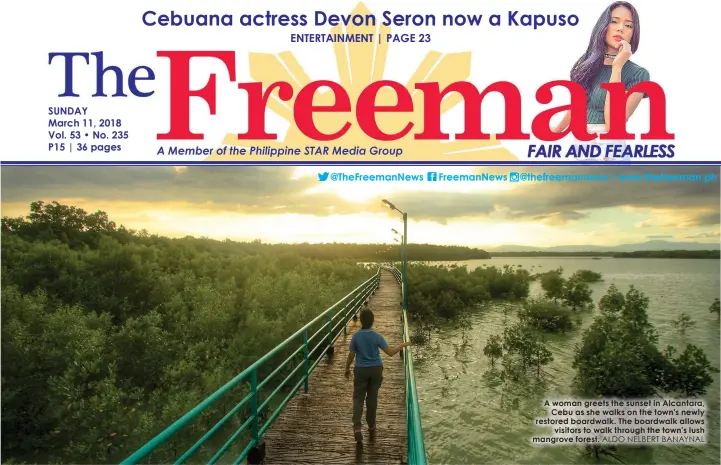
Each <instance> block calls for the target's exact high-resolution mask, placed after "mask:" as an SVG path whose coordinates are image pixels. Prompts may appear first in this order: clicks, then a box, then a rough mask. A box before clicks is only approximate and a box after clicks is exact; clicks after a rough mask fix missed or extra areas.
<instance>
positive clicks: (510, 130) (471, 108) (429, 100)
mask: <svg viewBox="0 0 721 465" xmlns="http://www.w3.org/2000/svg"><path fill="white" fill-rule="evenodd" d="M416 89H420V90H422V91H423V111H424V115H423V132H422V133H420V134H416V136H415V138H416V139H433V140H447V139H448V138H449V135H448V134H445V133H443V132H441V103H442V101H443V98H444V97H445V96H446V95H447V94H449V93H451V92H458V93H459V94H461V96H462V97H463V100H464V130H463V132H462V133H460V134H457V135H456V139H457V140H468V139H473V140H488V139H490V138H491V136H490V135H489V134H485V133H484V132H482V131H481V104H482V103H483V98H484V97H485V96H486V95H488V94H489V93H491V92H499V93H500V94H502V95H503V97H504V100H505V102H506V111H505V112H504V113H505V129H504V131H503V133H501V134H498V135H497V136H496V138H497V139H529V138H530V136H529V135H528V134H525V133H524V132H523V131H522V130H521V94H520V92H519V91H518V88H517V87H516V86H514V85H513V84H511V83H510V82H506V81H500V82H495V83H493V84H491V85H490V86H488V87H486V88H485V89H484V90H483V92H482V93H478V89H477V88H476V86H474V85H473V84H471V83H470V82H465V81H459V82H454V83H452V84H450V85H449V86H448V87H446V88H445V89H443V91H441V90H440V86H439V84H438V83H437V82H422V83H418V84H416Z"/></svg>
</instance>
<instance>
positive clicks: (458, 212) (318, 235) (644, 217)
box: [1, 166, 720, 247]
mask: <svg viewBox="0 0 721 465" xmlns="http://www.w3.org/2000/svg"><path fill="white" fill-rule="evenodd" d="M324 171H329V172H331V173H333V172H341V171H342V172H345V173H348V174H352V173H356V172H358V173H361V174H381V173H387V174H393V173H399V172H404V173H408V174H425V173H426V172H427V171H439V172H444V173H447V174H455V173H473V172H476V173H478V172H493V173H497V174H508V173H509V172H510V171H521V170H518V169H513V168H508V167H499V168H486V167H480V168H470V167H458V168H451V167H441V168H430V167H367V168H364V167H347V168H343V169H342V170H341V169H338V168H334V167H302V168H300V167H280V166H277V167H227V166H226V167H160V166H148V167H141V166H138V167H99V166H95V167H3V168H2V172H1V175H2V184H1V188H2V215H3V216H24V215H26V214H27V213H28V208H29V204H30V202H32V201H34V200H44V201H52V200H57V201H58V202H61V203H64V204H69V205H75V206H78V207H81V208H83V209H85V210H86V211H88V212H94V211H96V210H103V211H105V212H107V213H108V214H109V216H110V218H111V219H112V220H113V221H115V222H116V223H117V224H123V225H125V226H126V227H128V228H132V229H147V230H148V231H149V232H151V233H157V234H161V235H165V236H171V237H182V236H186V235H193V236H207V237H212V238H217V239H226V238H229V239H233V240H253V239H261V240H263V242H334V241H335V242H359V243H377V242H385V243H391V242H392V241H393V233H392V232H391V231H390V230H391V228H395V229H398V230H399V231H400V230H401V228H402V224H401V222H400V217H399V215H398V214H397V213H395V212H392V211H391V210H389V209H388V208H385V207H383V205H382V204H381V199H383V198H387V199H389V200H390V201H391V202H393V203H394V204H395V205H396V206H397V207H398V208H400V209H401V210H404V211H406V212H407V213H408V216H409V225H408V228H409V229H408V238H409V242H414V243H430V244H457V245H468V246H481V247H484V246H485V247H493V246H499V245H504V244H505V245H507V244H514V245H533V246H539V247H548V246H554V245H581V244H590V245H616V244H622V243H630V242H644V241H648V240H652V239H665V240H669V241H697V242H714V243H717V244H718V242H719V201H720V200H719V199H720V197H719V182H718V181H715V182H708V183H701V182H676V183H669V182H626V183H622V182H618V181H616V182H555V183H536V184H524V183H493V184H489V183H481V182H475V183H474V182H463V183H444V184H437V183H428V182H423V183H415V182H414V183H392V182H354V183H348V182H346V183H343V182H331V181H330V180H328V181H326V182H320V181H319V180H318V176H317V174H318V173H319V172H324ZM522 171H526V172H536V173H542V172H544V171H545V172H548V173H556V174H564V173H579V174H580V173H585V174H588V173H596V174H598V173H601V172H603V173H606V174H615V175H619V174H628V173H637V174H644V173H647V172H653V173H662V172H664V173H694V174H696V173H700V174H706V173H711V172H715V173H716V174H717V175H718V173H719V172H718V168H711V167H708V168H704V167H689V168H685V167H665V168H664V169H661V168H659V167H649V168H638V167H633V168H631V167H608V168H600V167H593V168H582V167H558V168H555V167H553V168H551V167H547V168H546V169H522Z"/></svg>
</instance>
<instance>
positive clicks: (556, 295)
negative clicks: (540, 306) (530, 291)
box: [540, 267, 566, 300]
mask: <svg viewBox="0 0 721 465" xmlns="http://www.w3.org/2000/svg"><path fill="white" fill-rule="evenodd" d="M540 278H541V288H542V289H543V291H544V292H545V293H546V297H547V298H549V299H553V300H558V299H562V298H563V287H564V285H565V283H566V280H565V279H563V268H562V267H560V268H558V269H555V270H551V271H547V272H545V273H543V274H541V276H540Z"/></svg>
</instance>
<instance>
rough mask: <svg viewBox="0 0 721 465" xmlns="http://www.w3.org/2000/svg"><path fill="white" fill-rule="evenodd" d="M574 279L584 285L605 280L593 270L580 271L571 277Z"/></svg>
mask: <svg viewBox="0 0 721 465" xmlns="http://www.w3.org/2000/svg"><path fill="white" fill-rule="evenodd" d="M574 278H575V279H577V280H578V281H580V282H582V283H597V282H599V281H601V280H603V275H602V274H601V273H597V272H595V271H591V270H578V271H576V272H575V273H573V275H571V279H574Z"/></svg>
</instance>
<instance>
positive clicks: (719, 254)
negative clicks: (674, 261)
mask: <svg viewBox="0 0 721 465" xmlns="http://www.w3.org/2000/svg"><path fill="white" fill-rule="evenodd" d="M488 253H489V254H490V255H491V258H496V257H498V258H509V257H512V258H521V257H524V258H537V257H546V258H550V257H576V258H594V257H595V258H694V259H715V260H718V259H720V258H721V251H719V250H639V251H635V252H540V251H539V252H488Z"/></svg>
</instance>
